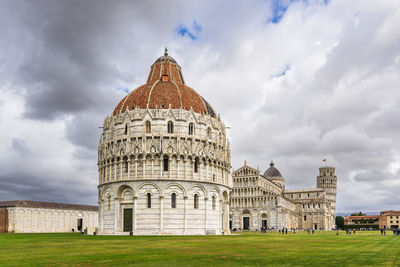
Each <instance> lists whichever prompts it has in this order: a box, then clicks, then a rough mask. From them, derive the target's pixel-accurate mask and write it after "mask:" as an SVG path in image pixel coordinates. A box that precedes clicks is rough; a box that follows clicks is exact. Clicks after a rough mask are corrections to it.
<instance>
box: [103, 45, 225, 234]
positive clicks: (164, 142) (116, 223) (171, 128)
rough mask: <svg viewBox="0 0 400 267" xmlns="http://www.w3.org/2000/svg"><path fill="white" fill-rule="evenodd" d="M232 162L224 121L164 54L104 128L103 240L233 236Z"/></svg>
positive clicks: (126, 97) (121, 103)
mask: <svg viewBox="0 0 400 267" xmlns="http://www.w3.org/2000/svg"><path fill="white" fill-rule="evenodd" d="M230 161H231V155H230V148H229V142H228V141H227V138H226V130H225V125H224V123H223V121H222V120H221V118H220V117H219V115H217V113H216V112H215V110H214V109H213V108H212V106H211V105H210V104H209V103H208V102H207V101H206V100H205V99H204V98H203V97H201V96H200V95H199V94H198V93H197V92H196V91H195V90H193V89H192V88H191V87H189V86H188V85H187V84H186V81H185V79H184V76H183V73H182V69H181V67H180V66H179V65H178V63H177V62H176V61H175V59H173V58H172V57H171V56H169V55H168V52H167V50H166V51H165V53H164V55H163V56H161V57H160V58H158V59H157V60H156V61H155V62H154V63H153V64H152V65H151V68H150V72H149V75H148V77H147V81H146V83H145V84H144V85H142V86H139V87H138V88H136V89H135V90H133V91H131V92H130V93H129V94H128V95H127V96H125V97H124V98H123V99H122V100H121V101H120V103H119V104H118V105H117V106H116V108H115V109H114V111H113V112H112V113H111V114H110V115H109V116H107V117H106V118H105V120H104V125H103V133H102V134H101V137H100V142H99V147H98V172H99V181H98V182H99V185H98V203H99V229H98V231H99V234H122V233H124V232H125V233H130V234H132V235H158V234H174V235H204V234H228V233H229V193H230V187H229V178H230V169H231V165H230Z"/></svg>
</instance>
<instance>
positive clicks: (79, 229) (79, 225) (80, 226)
mask: <svg viewBox="0 0 400 267" xmlns="http://www.w3.org/2000/svg"><path fill="white" fill-rule="evenodd" d="M77 226H78V227H77V228H78V231H82V228H83V219H82V218H79V219H78V222H77Z"/></svg>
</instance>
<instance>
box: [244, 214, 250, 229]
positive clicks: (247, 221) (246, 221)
mask: <svg viewBox="0 0 400 267" xmlns="http://www.w3.org/2000/svg"><path fill="white" fill-rule="evenodd" d="M243 230H250V217H243Z"/></svg>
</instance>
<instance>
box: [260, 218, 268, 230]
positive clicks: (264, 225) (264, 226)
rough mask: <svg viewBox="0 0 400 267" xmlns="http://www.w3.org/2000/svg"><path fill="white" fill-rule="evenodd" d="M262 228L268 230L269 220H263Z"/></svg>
mask: <svg viewBox="0 0 400 267" xmlns="http://www.w3.org/2000/svg"><path fill="white" fill-rule="evenodd" d="M261 227H262V228H264V229H267V220H261Z"/></svg>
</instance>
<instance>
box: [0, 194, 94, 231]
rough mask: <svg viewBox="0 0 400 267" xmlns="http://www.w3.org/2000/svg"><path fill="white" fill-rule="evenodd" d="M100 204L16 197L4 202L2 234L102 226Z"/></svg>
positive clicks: (0, 216) (0, 220)
mask: <svg viewBox="0 0 400 267" xmlns="http://www.w3.org/2000/svg"><path fill="white" fill-rule="evenodd" d="M98 217H99V213H98V207H97V206H88V205H77V204H66V203H54V202H41V201H29V200H14V201H2V202H0V233H9V232H11V233H54V232H72V231H83V230H84V229H86V228H87V227H92V228H96V227H97V226H98Z"/></svg>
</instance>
